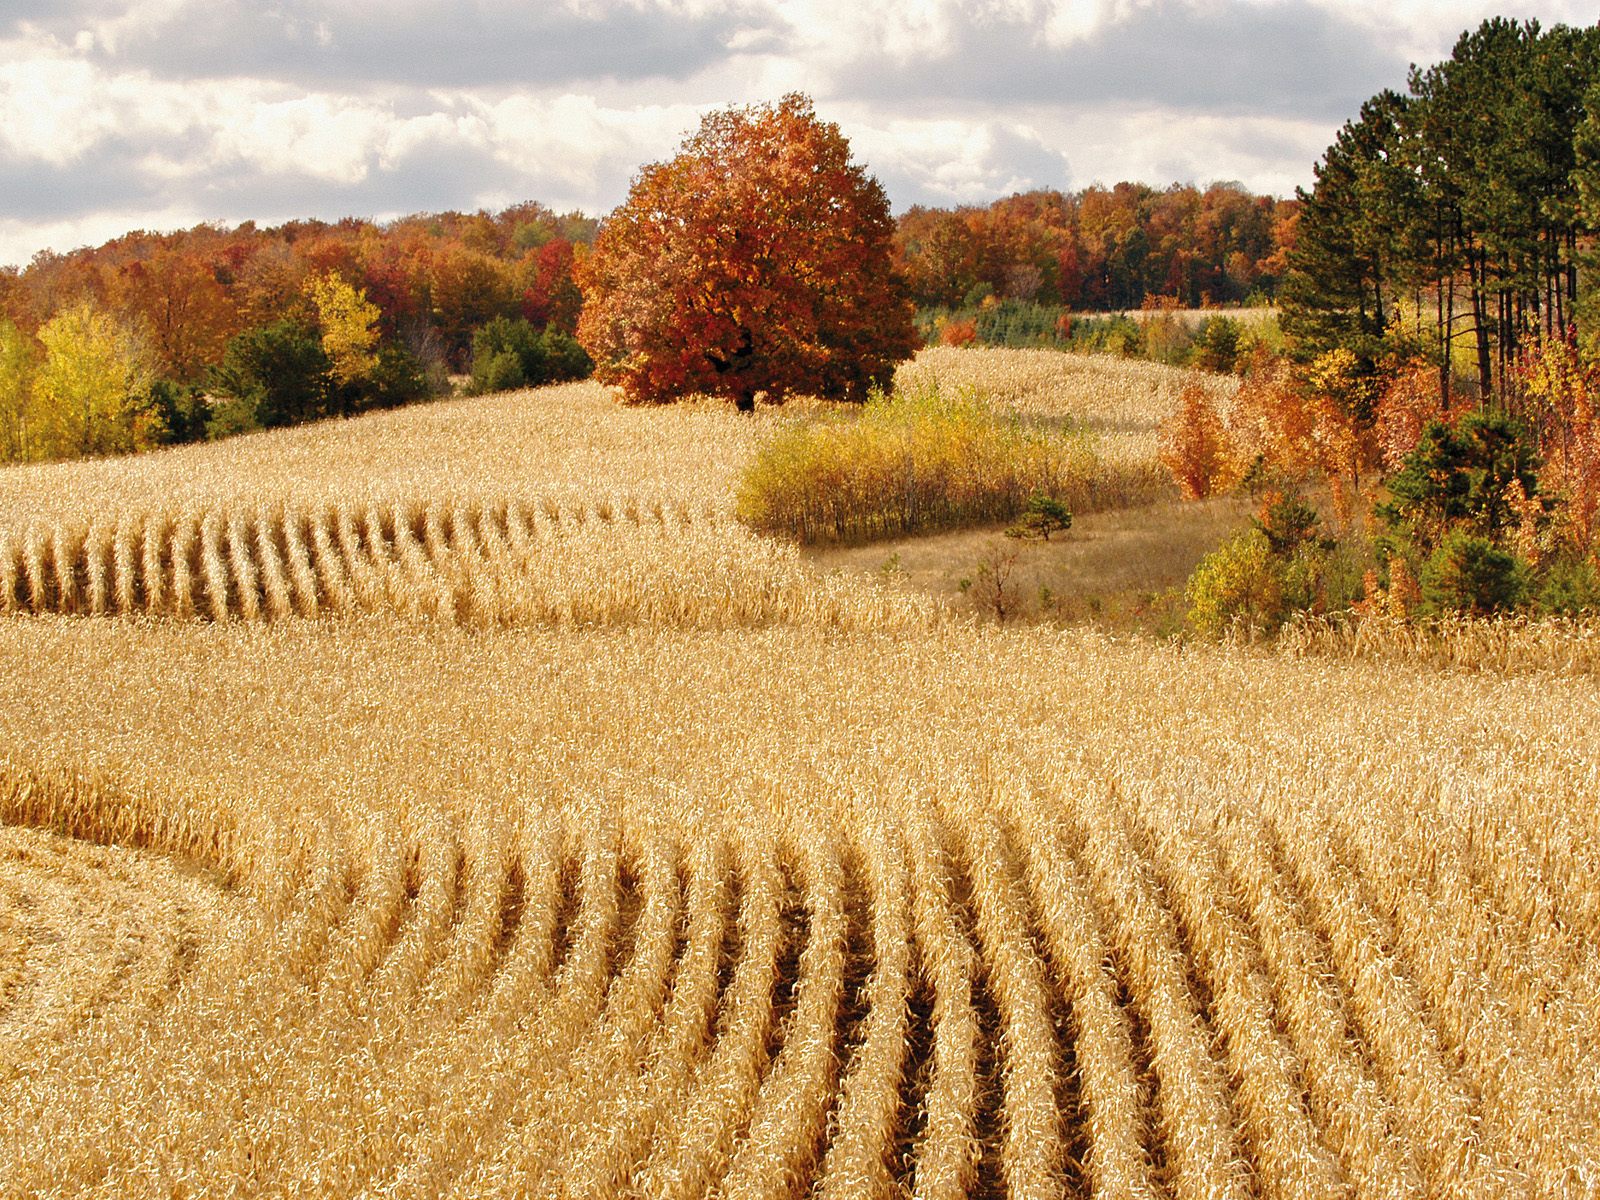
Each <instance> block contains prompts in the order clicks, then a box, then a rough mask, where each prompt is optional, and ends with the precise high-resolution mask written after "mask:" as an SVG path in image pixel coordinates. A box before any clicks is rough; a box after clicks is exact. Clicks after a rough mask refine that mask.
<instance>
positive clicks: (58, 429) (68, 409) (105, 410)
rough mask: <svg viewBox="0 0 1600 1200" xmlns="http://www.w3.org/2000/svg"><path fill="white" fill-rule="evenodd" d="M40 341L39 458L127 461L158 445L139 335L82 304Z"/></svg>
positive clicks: (146, 353)
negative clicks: (89, 457)
mask: <svg viewBox="0 0 1600 1200" xmlns="http://www.w3.org/2000/svg"><path fill="white" fill-rule="evenodd" d="M39 342H40V344H41V345H42V346H43V347H44V361H43V362H42V363H41V364H40V365H39V369H38V372H37V374H36V375H35V376H34V380H33V398H34V407H35V412H36V413H37V420H38V422H39V439H40V441H39V445H40V448H41V451H42V455H43V456H44V457H47V458H71V457H77V456H86V455H91V454H125V453H127V452H129V451H132V450H143V449H146V448H148V447H150V446H153V445H155V444H157V443H158V442H160V441H161V437H162V434H163V432H164V431H163V430H162V428H161V423H160V418H159V416H158V415H157V414H156V412H155V410H154V409H153V408H152V406H151V405H150V385H151V383H152V382H153V381H154V379H155V370H154V359H153V356H152V354H151V352H150V349H149V346H148V344H147V342H146V341H145V339H144V337H143V336H142V335H141V333H140V332H139V331H138V330H136V329H134V328H132V327H131V326H129V325H126V324H124V323H123V322H121V321H119V320H118V319H117V318H116V317H115V316H114V315H113V314H112V313H110V312H109V311H107V310H106V309H105V308H103V307H101V306H100V305H98V304H96V303H94V302H93V301H90V300H82V301H79V302H78V303H77V304H74V305H72V306H71V307H69V308H67V309H65V310H63V311H62V312H60V313H58V314H57V315H56V316H54V317H53V318H51V319H50V320H49V321H47V322H46V323H45V324H44V326H43V327H42V328H41V329H40V330H39Z"/></svg>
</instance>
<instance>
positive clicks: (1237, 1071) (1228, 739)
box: [0, 351, 1600, 1200]
mask: <svg viewBox="0 0 1600 1200" xmlns="http://www.w3.org/2000/svg"><path fill="white" fill-rule="evenodd" d="M1052 364H1058V365H1059V367H1060V370H1059V371H1056V372H1052V370H1051V367H1052ZM1069 365H1070V366H1069ZM1094 365H1095V366H1096V367H1098V368H1099V369H1100V370H1101V372H1102V374H1101V375H1100V376H1098V377H1097V376H1096V375H1095V373H1094V372H1093V371H1087V372H1086V371H1083V370H1082V368H1081V366H1080V364H1078V363H1077V362H1076V361H1074V360H1068V359H1066V358H1064V357H1058V356H1048V355H1045V356H1034V355H1015V356H1007V355H1003V354H1001V353H1000V352H985V353H984V354H983V355H981V356H976V355H975V356H974V357H971V358H966V357H959V356H957V355H956V353H955V352H949V351H946V352H942V353H941V354H940V355H938V356H926V357H925V358H924V359H922V360H921V361H920V362H919V364H918V366H917V368H915V369H928V368H929V367H930V366H932V367H935V368H937V369H939V370H941V371H951V372H957V371H964V370H970V371H972V372H973V374H974V375H976V376H977V377H979V378H990V377H992V378H993V379H994V380H996V381H997V382H996V384H995V386H994V391H995V394H996V396H997V397H998V398H1001V399H1004V400H1005V401H1006V402H1008V403H1016V404H1018V405H1019V406H1028V405H1032V406H1035V408H1036V409H1037V411H1039V412H1040V413H1043V414H1045V415H1052V414H1057V413H1059V415H1061V416H1063V417H1069V416H1070V417H1073V418H1074V419H1075V420H1077V421H1079V422H1081V423H1082V424H1083V425H1085V426H1087V427H1089V428H1091V429H1094V430H1095V431H1096V432H1097V434H1098V435H1099V436H1100V437H1101V438H1102V447H1103V450H1104V452H1105V453H1108V454H1109V453H1112V452H1113V447H1114V446H1117V445H1122V446H1124V447H1126V448H1127V449H1126V452H1127V453H1130V454H1132V453H1135V451H1134V449H1133V448H1132V447H1133V446H1134V445H1135V443H1136V439H1138V438H1140V437H1148V438H1150V439H1152V440H1153V430H1154V427H1155V425H1156V424H1157V423H1158V422H1159V420H1160V418H1161V416H1162V415H1164V407H1163V406H1165V405H1169V404H1170V402H1171V396H1169V395H1168V394H1167V393H1166V392H1164V391H1157V390H1156V388H1155V387H1154V386H1153V384H1152V380H1153V379H1154V377H1153V376H1152V377H1150V378H1145V377H1142V376H1141V377H1140V378H1138V379H1130V378H1128V377H1126V376H1123V375H1119V374H1118V371H1119V370H1120V369H1121V367H1120V366H1119V365H1117V364H1094ZM1007 380H1013V381H1019V380H1020V381H1021V382H1010V383H1007V382H1005V381H1007ZM1007 387H1010V388H1012V389H1013V390H1012V391H1011V392H1009V393H1008V392H1007V391H1006V388H1007ZM1141 389H1142V394H1143V395H1144V397H1145V399H1144V402H1143V404H1142V405H1141V403H1140V401H1139V399H1138V396H1139V395H1140V394H1141ZM1172 395H1175V393H1172ZM782 419H785V418H784V417H782V416H781V415H772V414H763V415H762V416H761V417H759V418H758V419H757V420H755V421H747V420H742V419H740V418H738V417H736V416H735V415H734V414H732V413H723V412H720V411H717V410H714V409H710V408H702V407H691V408H688V409H663V410H639V409H620V408H615V407H612V406H611V405H610V402H609V401H608V400H607V399H606V398H605V397H604V395H603V394H602V393H601V392H600V391H599V390H598V389H595V388H590V387H587V386H576V387H569V388H563V389H551V390H549V391H545V392H540V393H523V394H516V395H512V396H502V397H492V398H486V399H484V400H479V401H467V402H460V403H458V404H455V405H453V406H439V407H436V408H432V409H417V410H410V411H406V412H399V413H394V414H388V415H385V416H383V417H377V418H363V419H362V420H360V421H355V422H349V423H345V424H335V425H327V426H321V427H317V428H315V429H303V430H299V431H295V432H293V433H287V434H274V435H265V436H262V437H258V438H255V439H241V440H240V441H239V442H237V443H228V444H223V445H219V446H213V447H201V448H196V449H193V450H186V451H178V452H173V453H171V454H168V455H157V456H151V457H149V458H145V459H137V460H126V461H120V462H103V463H91V464H77V465H72V466H61V467H56V468H26V469H23V470H17V471H8V472H5V473H0V537H4V538H5V539H6V541H5V543H4V544H5V546H6V547H7V549H6V550H5V553H4V555H0V562H4V563H8V564H12V565H10V566H8V567H6V570H7V571H9V572H10V573H9V574H8V575H6V576H5V579H4V580H3V581H0V585H3V587H0V590H3V591H4V595H5V596H6V597H7V600H6V603H7V605H8V607H9V608H10V609H11V610H12V612H11V613H10V615H8V616H6V617H4V618H0V678H4V679H5V680H6V681H7V684H8V686H7V687H6V689H5V692H4V699H3V700H0V747H3V751H0V821H3V822H4V824H3V825H0V1029H3V1030H4V1036H3V1037H0V1192H3V1193H4V1194H5V1195H8V1196H9V1195H15V1196H19V1197H20V1196H45V1195H88V1194H96V1195H104V1196H158V1195H159V1196H173V1195H189V1196H195V1195H241V1196H243V1195H249V1196H261V1195H267V1196H288V1195H306V1196H330V1195H332V1196H354V1195H363V1196H368V1195H370V1196H378V1195H395V1196H416V1197H424V1196H439V1195H459V1196H524V1195H528V1196H532V1195H538V1196H550V1197H558V1196H559V1197H569V1196H594V1197H603V1196H624V1195H645V1196H680V1197H698V1196H705V1195H723V1196H771V1197H787V1196H799V1195H811V1194H820V1195H826V1196H841V1197H842V1196H898V1195H913V1196H929V1197H933V1196H938V1197H957V1196H988V1195H1014V1196H1059V1195H1062V1194H1067V1195H1074V1196H1078V1195H1082V1196H1097V1197H1098V1196H1105V1197H1145V1196H1148V1197H1173V1198H1174V1200H1189V1198H1191V1197H1193V1198H1199V1197H1247V1196H1258V1195H1259V1196H1264V1197H1274V1198H1277V1197H1285V1198H1287V1197H1306V1196H1326V1197H1374V1198H1379V1197H1395V1196H1398V1197H1405V1196H1415V1197H1425V1196H1484V1197H1500V1196H1528V1197H1533V1196H1587V1195H1597V1194H1600V888H1597V887H1596V886H1595V884H1594V882H1593V880H1594V879H1595V877H1596V870H1597V868H1600V816H1597V815H1596V809H1595V806H1594V803H1593V797H1594V796H1595V794H1596V792H1597V788H1600V719H1597V718H1600V697H1597V696H1596V694H1595V691H1594V688H1593V685H1592V682H1590V681H1589V680H1586V679H1583V678H1578V677H1572V676H1569V675H1565V674H1562V673H1559V672H1539V671H1532V672H1525V673H1521V674H1517V675H1506V674H1499V673H1495V672H1488V671H1477V672H1462V671H1454V670H1435V669H1432V668H1431V667H1429V666H1426V665H1409V666H1407V667H1405V668H1402V669H1397V667H1396V665H1395V661H1394V660H1392V659H1389V658H1385V657H1384V656H1383V655H1382V654H1377V653H1366V652H1352V653H1351V654H1349V655H1348V656H1341V657H1332V656H1330V655H1329V654H1328V653H1324V652H1318V651H1316V650H1315V648H1308V647H1307V646H1306V645H1302V646H1301V647H1300V649H1301V651H1302V655H1301V656H1299V657H1297V656H1295V655H1294V654H1282V653H1268V652H1264V651H1259V650H1252V649H1248V648H1232V649H1230V648H1206V647H1195V646H1179V645H1176V644H1170V645H1169V644H1164V643H1156V642H1152V641H1146V640H1139V639H1135V638H1114V637H1108V636H1105V635H1102V634H1099V633H1095V632H1093V631H1091V630H1087V629H1068V630H1064V631H1063V630H1057V629H1049V628H1043V627H1007V626H997V625H992V624H979V623H975V622H973V621H970V620H968V619H965V618H962V617H961V616H959V615H958V614H956V613H954V612H952V611H951V610H950V609H949V608H948V607H946V606H945V605H943V604H940V603H938V602H936V601H934V600H931V599H928V598H925V597H923V596H920V595H918V594H915V593H912V592H909V591H905V590H898V589H895V588H891V587H887V586H885V585H883V584H881V583H879V582H877V581H876V580H875V579H873V578H872V577H871V576H868V575H865V574H858V573H837V574H834V573H824V572H821V571H819V570H818V569H817V568H816V567H815V566H813V565H811V564H810V563H809V562H808V560H806V559H803V558H801V557H800V556H799V555H798V554H797V553H796V552H795V551H794V550H793V549H792V548H790V547H786V546H782V545H779V544H777V543H774V542H770V541H768V540H766V539H760V538H757V537H755V536H754V535H752V534H750V533H748V532H746V531H744V530H743V529H742V528H741V527H739V526H738V525H736V524H735V523H734V522H733V521H732V519H731V517H730V515H729V505H730V500H729V497H730V495H731V491H732V486H733V481H734V480H735V478H736V477H737V474H738V471H739V468H740V465H741V463H742V462H743V461H744V459H745V457H746V456H747V455H748V454H750V453H751V451H752V450H753V448H754V446H755V444H756V441H757V439H758V438H759V437H760V436H761V434H762V432H763V430H764V428H766V427H768V426H770V425H771V424H772V423H773V422H776V421H779V420H782ZM1097 422H1098V423H1099V424H1098V427H1097V425H1096V423H1097ZM1118 439H1121V441H1120V442H1119V441H1118ZM152 530H154V532H151V531H152ZM58 545H59V546H60V549H59V550H58V549H57V546H58ZM174 547H177V549H176V550H175V549H174ZM35 610H38V611H37V612H36V611H35ZM95 613H102V614H106V615H99V616H96V615H92V614H95ZM1307 636H1310V635H1307Z"/></svg>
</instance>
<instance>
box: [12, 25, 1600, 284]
mask: <svg viewBox="0 0 1600 1200" xmlns="http://www.w3.org/2000/svg"><path fill="white" fill-rule="evenodd" d="M1494 14H1503V15H1507V16H1515V17H1519V18H1525V17H1537V18H1539V19H1540V20H1541V21H1542V22H1543V23H1544V24H1546V25H1550V24H1554V23H1556V22H1558V21H1565V22H1566V23H1568V24H1580V23H1587V22H1591V21H1593V20H1594V5H1593V0H1581V2H1580V0H1527V3H1523V4H1521V5H1520V6H1519V5H1515V4H1493V3H1483V4H1480V3H1470V2H1450V0H0V264H4V263H17V264H21V263H26V262H27V261H28V259H29V258H31V257H32V256H33V254H34V253H35V252H36V251H38V250H40V249H43V248H47V247H48V248H52V249H56V250H69V249H72V248H74V247H76V246H80V245H85V244H92V243H97V242H100V241H103V240H105V239H107V238H110V237H114V236H116V235H118V234H120V233H125V232H127V231H128V230H130V229H141V228H143V229H162V230H165V229H175V228H183V227H187V226H190V225H193V224H196V223H197V222H200V221H219V222H224V223H229V224H232V223H236V222H239V221H243V220H246V219H254V220H257V221H259V222H262V223H263V224H268V223H276V222H279V221H283V220H287V219H290V218H293V217H302V216H315V217H323V218H329V219H332V218H337V217H341V216H364V217H374V218H378V219H384V218H388V217H394V216H398V215H402V214H405V213H411V212H422V211H437V210H441V209H449V208H454V209H463V210H471V209H476V208H482V207H487V208H498V207H502V206H504V205H507V204H511V203H515V202H518V201H522V200H539V201H542V202H544V203H546V204H549V205H551V206H552V207H555V208H558V209H568V208H581V209H584V210H586V211H588V212H591V213H595V214H600V213H603V212H604V211H606V210H607V209H609V208H611V207H612V206H613V205H615V204H616V203H617V202H618V201H620V200H621V199H622V197H623V196H624V195H625V194H626V192H627V187H628V181H629V179H630V178H631V177H632V175H633V173H634V171H635V170H636V169H637V168H638V166H639V165H640V164H642V163H645V162H649V161H653V160H656V159H660V158H665V157H669V156H670V155H671V154H672V152H673V151H674V149H675V148H676V146H677V144H678V142H679V141H680V140H681V139H682V137H683V135H684V134H685V133H686V132H688V131H690V130H691V129H692V128H693V127H694V126H696V125H697V124H698V120H699V117H700V115H701V114H702V113H704V112H706V111H708V110H709V109H713V108H718V107H723V106H726V105H728V104H735V103H738V104H743V103H750V102H754V101H760V100H771V99H775V98H776V97H778V96H780V95H782V94H783V93H784V92H787V91H793V90H799V91H804V92H807V93H809V94H810V95H811V96H812V97H813V99H814V100H815V101H816V104H817V108H818V111H819V112H820V114H821V115H822V116H823V117H825V118H827V119H829V120H834V121H837V122H839V123H840V125H841V126H842V127H843V129H844V131H845V133H846V135H847V136H848V137H849V138H850V139H851V144H852V146H853V147H854V149H855V153H856V156H857V158H858V159H859V160H861V161H862V162H864V163H866V165H867V166H868V168H869V169H870V170H871V171H872V172H873V173H874V174H876V175H877V176H878V178H879V179H880V180H882V181H883V183H884V186H885V187H886V188H887V189H888V191H889V196H890V199H891V200H892V201H893V203H894V205H895V208H896V209H897V210H903V209H905V208H907V207H909V206H911V205H912V204H935V205H951V204H956V203H975V202H984V201H988V200H991V199H993V198H995V197H997V196H1003V195H1007V194H1009V193H1011V192H1014V191H1018V190H1024V189H1027V188H1033V187H1056V188H1080V187H1084V186H1086V185H1088V184H1090V183H1094V182H1102V183H1114V182H1116V181H1117V180H1120V179H1137V180H1142V181H1144V182H1147V183H1152V184H1157V185H1165V184H1169V183H1173V182H1193V183H1205V182H1209V181H1212V180H1219V179H1235V180H1239V181H1240V182H1242V183H1244V184H1245V185H1246V186H1248V187H1250V188H1253V189H1255V190H1257V191H1264V192H1273V193H1278V194H1282V195H1287V194H1290V193H1291V192H1292V191H1293V189H1294V188H1295V186H1296V185H1301V184H1303V185H1309V183H1310V181H1311V166H1312V164H1313V163H1314V162H1315V161H1316V159H1317V157H1318V156H1319V155H1320V154H1321V152H1322V151H1323V149H1324V148H1325V147H1326V146H1327V145H1328V143H1329V141H1330V140H1331V139H1332V137H1333V134H1334V132H1335V131H1336V130H1337V128H1338V126H1339V125H1340V123H1341V122H1343V121H1344V120H1346V119H1347V118H1349V117H1351V116H1353V115H1354V114H1355V112H1356V110H1357V108H1358V106H1359V105H1360V103H1361V101H1362V100H1364V99H1366V98H1367V97H1368V96H1370V95H1372V94H1373V93H1374V92H1376V91H1378V90H1379V89H1380V88H1383V87H1389V86H1393V87H1403V86H1404V83H1405V76H1406V68H1407V65H1408V64H1409V63H1411V62H1420V63H1432V62H1435V61H1437V60H1439V59H1440V58H1443V57H1445V56H1446V55H1448V53H1449V50H1450V46H1451V44H1452V43H1453V42H1454V40H1455V38H1456V36H1457V35H1459V34H1460V32H1461V31H1462V30H1463V29H1466V28H1469V27H1472V26H1475V25H1476V24H1477V23H1478V22H1479V21H1481V20H1482V19H1483V18H1484V17H1487V16H1490V15H1494Z"/></svg>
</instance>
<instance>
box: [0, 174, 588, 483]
mask: <svg viewBox="0 0 1600 1200" xmlns="http://www.w3.org/2000/svg"><path fill="white" fill-rule="evenodd" d="M598 225H599V222H598V221H597V220H595V219H594V218H591V217H587V216H585V215H583V214H581V213H575V212H569V213H558V212H555V211H553V210H551V209H549V208H547V207H545V206H543V205H541V204H537V203H527V204H520V205H516V206H513V207H510V208H507V209H505V210H503V211H500V212H496V213H489V212H477V213H470V214H465V213H456V212H447V213H438V214H422V215H416V216H411V217H406V218H403V219H401V220H398V221H394V222H390V223H387V224H382V225H380V224H377V223H375V222H372V221H367V220H358V219H347V220H342V221H338V222H323V221H292V222H289V223H286V224H283V225H279V226H275V227H271V228H259V227H257V226H256V225H255V224H254V223H251V222H247V223H245V224H243V225H240V226H238V227H236V228H231V229H229V228H222V227H218V226H213V225H201V226H197V227H195V228H193V229H189V230H185V231H181V232H176V233H148V232H135V233H130V234H128V235H126V236H124V237H121V238H117V239H114V240H113V241H110V242H107V243H105V244H103V245H100V246H96V247H86V248H83V249H79V250H76V251H73V252H71V253H67V254H57V253H51V252H45V253H41V254H39V255H37V256H36V257H35V258H34V260H33V261H32V262H31V263H29V264H28V266H27V267H26V268H25V269H21V270H18V269H15V268H7V269H4V270H0V459H9V460H13V461H15V460H26V459H40V458H59V457H73V456H79V455H88V454H105V453H119V452H126V451H129V450H136V449H144V448H147V447H149V446H152V445H157V444H161V443H165V442H174V441H187V440H194V439H197V438H203V437H208V436H209V437H216V436H224V435H227V434H231V433H237V432H242V431H246V430H249V429H254V428H262V427H271V426H276V425H287V424H295V423H298V422H300V421H304V420H311V419H316V418H319V417H326V416H337V415H349V414H352V413H356V412H361V411H365V410H367V409H370V408H376V407H387V406H392V405H395V404H401V403H407V402H410V401H412V400H417V399H422V398H426V397H428V396H432V395H437V394H440V393H441V392H443V391H444V390H446V386H447V385H446V379H447V376H448V375H449V374H451V373H457V372H465V371H467V370H469V369H471V368H473V366H474V357H475V349H477V350H478V351H480V353H479V354H478V355H477V357H479V358H481V360H482V361H481V362H480V363H479V364H478V365H479V369H480V373H482V372H492V373H493V380H494V381H496V382H498V383H499V384H500V385H501V386H515V385H520V384H521V383H523V382H540V381H541V380H542V379H543V378H546V377H549V376H554V375H572V374H583V373H586V372H587V369H588V364H587V359H586V358H585V357H584V356H583V354H582V352H581V350H579V349H578V348H577V344H576V342H575V341H574V340H573V338H572V334H573V332H574V330H575V329H576V327H577V320H578V313H579V309H580V307H581V305H582V297H581V295H580V293H579V290H578V287H577V284H576V283H575V282H574V278H573V267H574V264H575V262H576V261H577V260H578V259H579V258H580V257H581V256H582V254H583V253H585V251H586V249H587V247H588V245H589V244H590V243H591V242H592V241H593V240H594V236H595V231H596V229H597V227H598ZM486 331H487V337H486ZM475 340H476V342H477V343H478V344H477V346H476V347H475V344H474V343H475ZM508 355H509V357H508ZM496 359H498V362H496V361H495V360H496ZM513 360H514V361H513Z"/></svg>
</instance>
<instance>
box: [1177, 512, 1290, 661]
mask: <svg viewBox="0 0 1600 1200" xmlns="http://www.w3.org/2000/svg"><path fill="white" fill-rule="evenodd" d="M1284 585H1285V578H1284V569H1283V564H1282V562H1280V561H1279V560H1278V559H1277V558H1276V557H1275V556H1274V555H1273V553H1272V545H1271V543H1269V542H1268V541H1267V536H1266V534H1264V533H1262V532H1261V531H1260V530H1259V529H1248V530H1245V531H1244V532H1243V533H1240V534H1238V535H1236V536H1235V537H1233V538H1232V539H1231V540H1229V541H1227V542H1224V543H1223V544H1222V545H1221V546H1220V547H1219V548H1218V549H1216V550H1213V551H1212V552H1211V553H1210V554H1208V555H1206V557H1205V558H1204V559H1202V560H1201V561H1200V565H1199V566H1198V567H1196V568H1195V572H1194V574H1193V575H1191V576H1190V577H1189V584H1188V586H1187V587H1186V588H1185V589H1184V595H1185V597H1186V598H1187V599H1188V601H1189V623H1190V624H1191V625H1193V626H1194V627H1195V629H1196V630H1198V631H1199V632H1200V633H1202V634H1204V635H1206V636H1207V637H1218V636H1221V635H1222V634H1224V633H1227V632H1228V631H1229V630H1231V629H1234V628H1238V627H1243V628H1245V629H1248V630H1250V631H1253V632H1266V633H1270V632H1272V631H1273V630H1276V629H1277V628H1278V627H1279V626H1280V625H1282V624H1283V622H1284V618H1285V617H1286V615H1287V605H1286V603H1285V596H1284Z"/></svg>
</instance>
